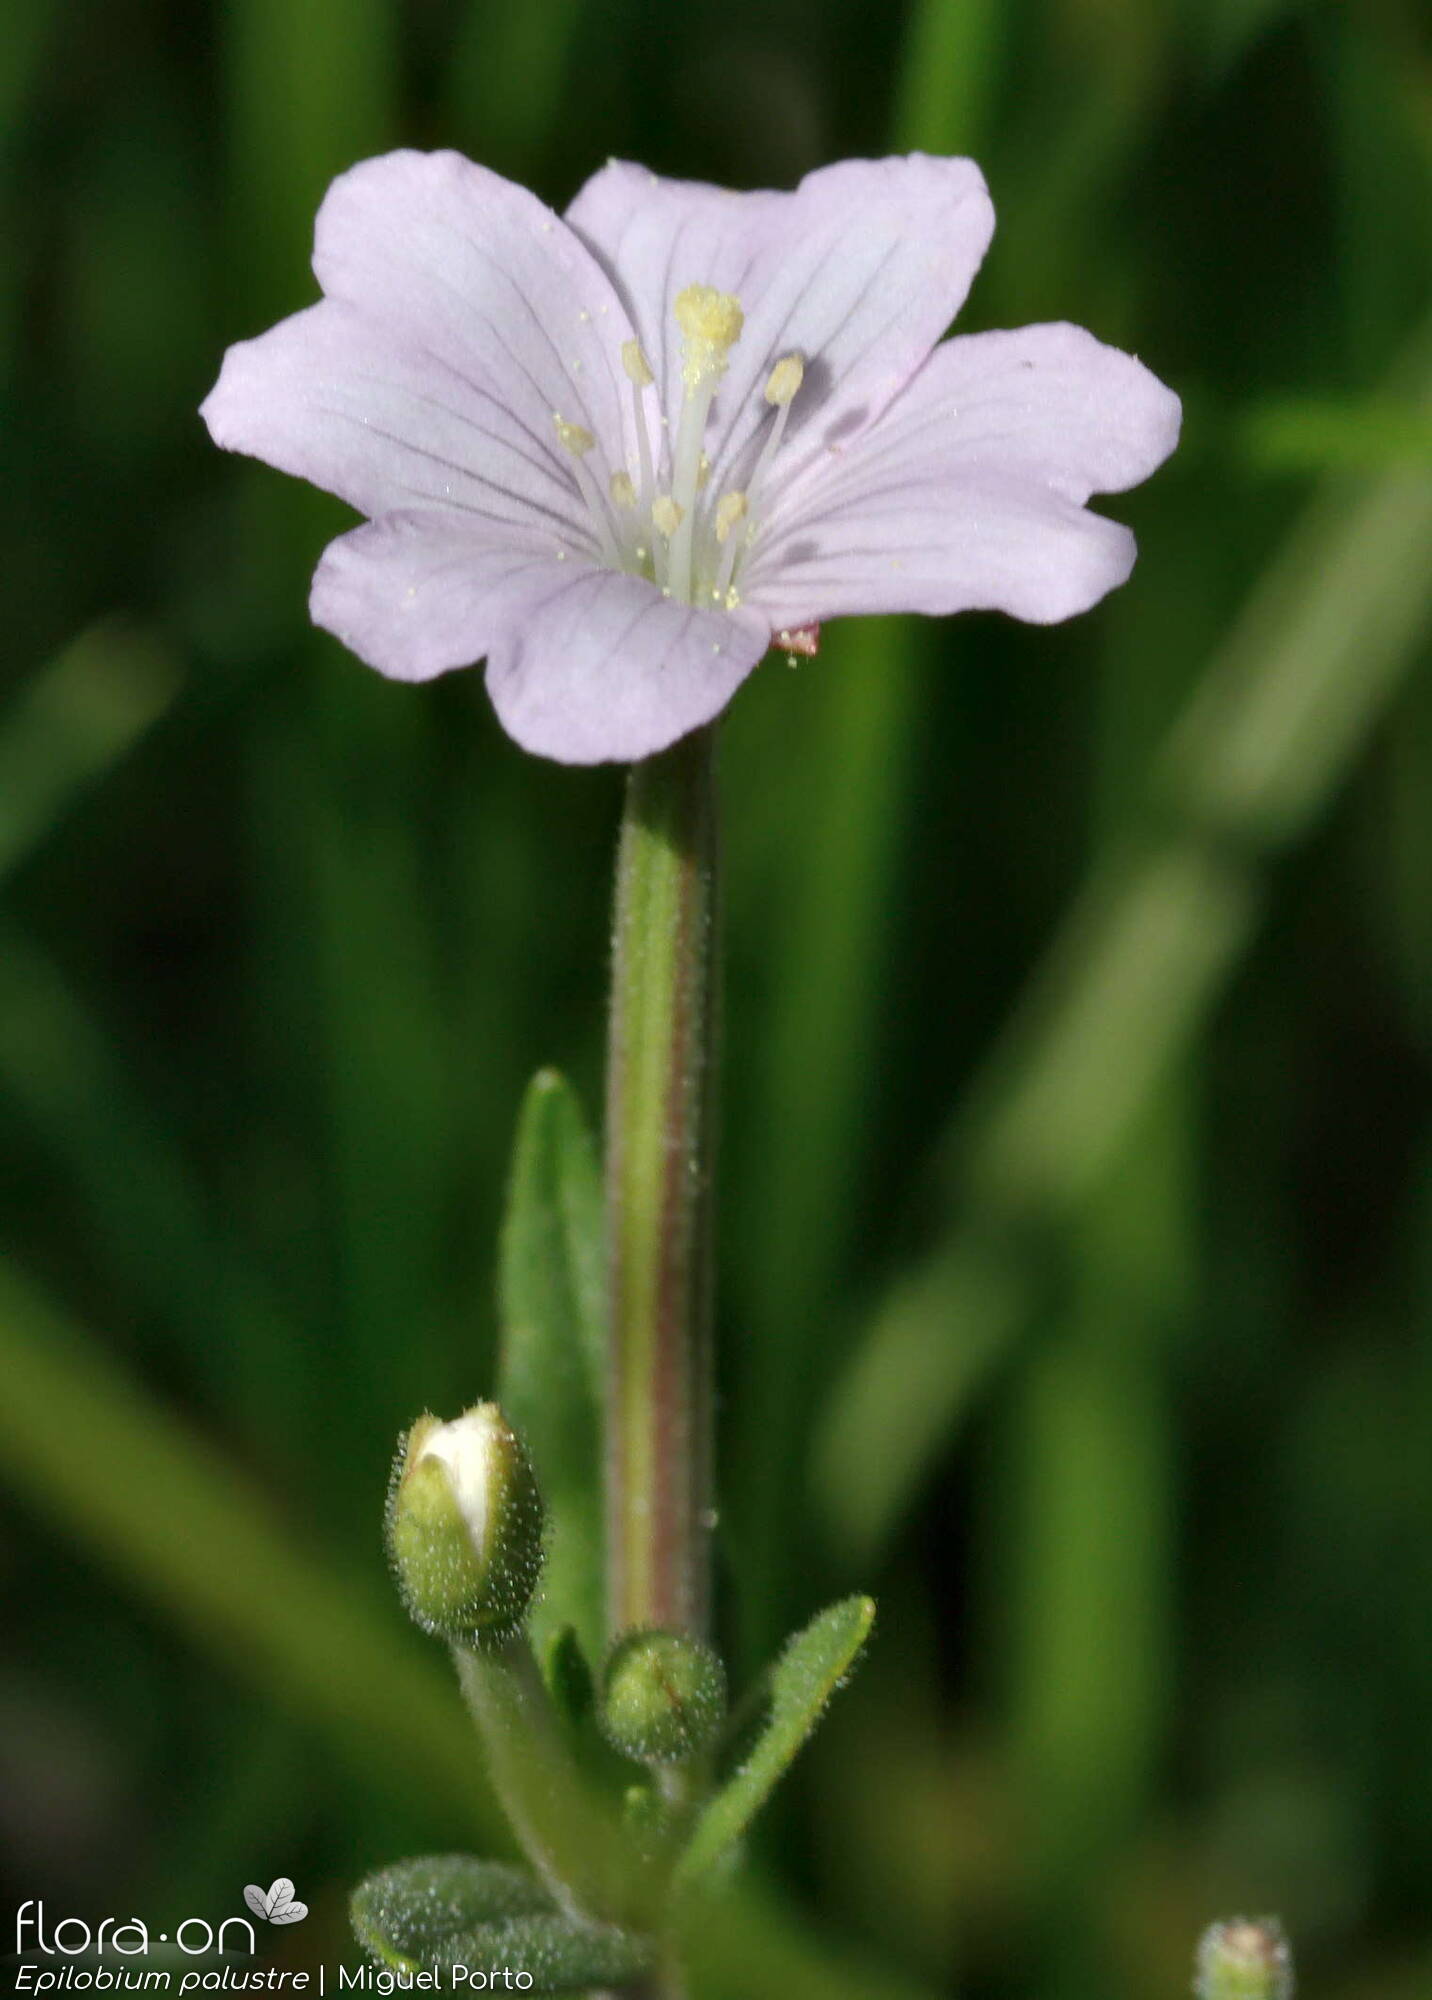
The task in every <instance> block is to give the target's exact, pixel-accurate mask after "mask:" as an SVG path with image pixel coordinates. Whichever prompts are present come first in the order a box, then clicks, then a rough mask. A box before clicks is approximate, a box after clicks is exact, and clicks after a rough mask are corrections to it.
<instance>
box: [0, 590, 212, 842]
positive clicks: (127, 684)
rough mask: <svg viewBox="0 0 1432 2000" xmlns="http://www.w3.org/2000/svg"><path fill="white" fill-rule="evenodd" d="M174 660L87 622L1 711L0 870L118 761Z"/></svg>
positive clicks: (117, 629)
mask: <svg viewBox="0 0 1432 2000" xmlns="http://www.w3.org/2000/svg"><path fill="white" fill-rule="evenodd" d="M179 683H180V673H179V666H178V662H177V661H176V660H175V659H174V658H173V657H172V655H171V654H170V653H168V652H167V651H166V650H165V648H164V647H163V646H162V645H161V644H160V643H159V642H158V641H156V640H154V639H152V638H151V637H149V636H148V635H147V634H145V633H141V632H137V631H133V630H128V629H126V628H125V627H124V626H122V625H119V624H117V623H111V624H102V625H95V626H91V627H90V629H89V630H88V631H86V632H82V633H81V634H80V635H79V637H78V638H77V639H75V640H74V641H73V643H72V644H70V645H69V646H67V647H66V648H65V650H64V651H63V652H62V653H61V654H60V655H59V656H58V658H56V659H55V660H52V661H51V662H50V664H49V665H48V666H46V667H43V668H42V669H41V670H40V672H39V673H37V674H35V675H34V676H33V677H32V678H31V679H30V680H29V681H28V682H27V683H26V685H25V686H24V687H23V688H22V689H21V691H20V693H19V694H18V695H17V696H16V697H15V698H14V699H13V700H12V701H11V702H10V703H9V704H8V705H7V707H6V709H5V711H4V713H3V715H0V877H3V876H4V875H5V874H7V873H8V872H9V871H10V870H11V869H12V868H14V867H15V866H16V864H17V863H18V862H20V861H22V860H23V859H24V858H25V856H26V855H27V854H28V853H29V852H30V851H31V849H33V848H34V847H36V846H37V845H38V844H39V843H40V842H41V841H42V840H43V839H44V837H45V835H46V834H47V833H49V831H50V829H51V828H52V827H53V826H54V825H55V824H56V822H57V821H58V820H59V819H60V817H61V815H62V814H63V813H64V811H65V809H66V808H67V807H68V806H69V804H70V803H71V801H72V800H73V799H74V798H75V797H76V795H77V794H78V793H80V792H82V791H83V790H84V788H85V787H86V786H87V785H89V784H92V783H93V782H94V780H95V779H96V778H98V777H100V776H101V775H102V774H103V773H104V772H105V771H107V770H108V769H109V768H110V767H111V766H112V765H114V764H117V763H118V762H119V760H120V759H121V758H122V757H123V756H124V755H125V753H126V752H127V751H128V750H129V749H131V748H132V746H133V745H134V744H135V743H136V742H137V741H138V739H139V738H140V737H141V736H142V735H143V734H144V732H145V731H146V730H147V729H148V728H150V726H151V725H152V724H153V723H154V722H156V721H157V720H158V718H159V717H160V716H161V715H162V714H163V713H164V710H165V709H166V708H167V707H168V706H169V704H170V702H171V701H172V700H173V698H174V696H175V694H176V692H177V691H178V688H179Z"/></svg>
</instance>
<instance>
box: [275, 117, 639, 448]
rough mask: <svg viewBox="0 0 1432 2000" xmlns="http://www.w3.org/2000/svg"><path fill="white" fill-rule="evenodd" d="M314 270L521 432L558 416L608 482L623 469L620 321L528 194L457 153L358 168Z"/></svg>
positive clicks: (395, 156) (589, 269) (589, 270)
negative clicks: (462, 377)
mask: <svg viewBox="0 0 1432 2000" xmlns="http://www.w3.org/2000/svg"><path fill="white" fill-rule="evenodd" d="M313 268H314V271H315V272H316V273H317V276H318V281H319V283H320V284H321V285H322V287H323V289H324V291H325V292H326V293H327V294H328V296H329V297H330V298H334V299H344V300H347V301H348V302H349V303H350V304H351V305H354V306H356V307H358V308H359V309H360V310H361V311H362V312H363V313H364V315H365V316H367V317H369V318H371V319H373V320H375V321H376V322H378V323H379V324H381V325H383V326H385V327H387V328H389V329H390V330H391V331H392V332H394V333H396V334H397V335H399V336H400V337H401V339H402V340H403V341H404V342H405V343H410V344H412V345H415V346H417V347H418V348H420V349H421V350H422V351H423V352H425V353H428V354H430V355H433V356H435V357H437V358H438V359H439V360H441V361H444V362H447V363H449V364H450V365H451V366H452V367H454V368H457V369H459V370H461V371H462V372H463V373H464V374H467V375H469V376H472V377H474V378H475V379H479V380H481V381H483V382H484V383H485V384H486V386H487V387H488V388H490V389H491V390H492V391H493V392H494V394H496V395H497V396H498V397H499V398H500V399H501V400H502V401H503V402H504V403H505V404H506V405H507V407H508V408H509V409H510V410H511V411H512V412H513V413H514V414H515V415H516V416H518V417H520V418H521V419H522V421H523V422H524V423H525V424H526V425H527V426H528V428H529V429H531V430H533V431H541V430H543V429H544V428H548V427H550V425H551V422H552V417H553V414H554V413H556V414H558V415H560V416H562V417H564V418H566V419H567V420H568V421H569V422H571V423H575V424H580V425H581V426H582V427H583V428H584V429H586V430H589V431H590V432H591V433H592V435H593V436H594V437H595V439H596V440H597V446H598V452H599V455H600V457H601V458H602V459H603V460H605V465H604V471H603V479H604V480H605V476H606V473H607V472H610V471H612V470H616V469H618V468H619V467H621V466H622V465H623V464H625V462H626V459H627V457H628V456H629V453H628V451H627V447H626V431H625V425H626V416H625V410H626V397H625V395H624V394H623V391H624V390H625V388H626V383H625V380H624V378H623V377H622V375H621V345H622V342H623V341H624V340H626V339H629V338H630V336H631V326H630V324H629V322H628V320H627V316H626V312H625V310H624V308H623V306H622V303H621V301H620V299H619V298H618V296H617V293H616V291H615V289H614V288H613V286H612V284H611V281H610V279H609V278H608V277H607V274H606V273H605V271H603V270H602V268H601V266H600V265H599V264H598V262H597V261H596V259H595V258H594V257H593V256H592V254H591V252H590V251H589V250H588V249H587V247H586V245H585V244H583V243H582V242H581V241H580V240H579V239H578V238H577V237H576V236H575V235H574V234H573V233H572V231H571V230H570V229H569V228H568V227H567V225H566V223H565V222H563V221H562V219H561V217H560V216H557V215H554V214H553V213H552V211H551V210H550V209H549V208H547V207H546V206H545V205H544V204H543V203H542V202H540V201H538V200H537V198H536V196H535V195H532V194H529V193H528V192H527V190H526V189H525V188H520V187H517V186H515V185H514V184H513V183H512V182H511V181H506V180H503V179H502V177H501V175H500V174H494V173H490V172H489V171H488V170H487V169H486V168H485V167H479V166H475V165H474V164H473V162H472V161H471V160H465V159H463V158H462V156H461V155H460V154H458V153H415V152H397V153H388V154H385V155H384V156H383V157H381V158H379V159H376V160H365V161H363V162H362V163H361V164H360V165H358V166H356V167H353V168H350V170H349V171H348V172H347V173H346V174H340V175H339V177H338V179H337V180H336V181H334V183H333V185H332V187H330V189H329V190H328V193H327V195H326V196H325V197H324V201H323V206H322V207H321V208H320V210H319V212H318V221H317V224H316V227H315V232H314V251H313ZM631 443H632V444H633V445H634V443H635V439H634V437H633V438H632V439H631Z"/></svg>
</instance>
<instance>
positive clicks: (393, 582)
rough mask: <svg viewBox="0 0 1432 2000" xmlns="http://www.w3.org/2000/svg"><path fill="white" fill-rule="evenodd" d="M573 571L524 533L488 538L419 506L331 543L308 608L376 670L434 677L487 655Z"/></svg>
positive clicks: (408, 676) (393, 675)
mask: <svg viewBox="0 0 1432 2000" xmlns="http://www.w3.org/2000/svg"><path fill="white" fill-rule="evenodd" d="M574 567H575V564H574ZM563 577H564V569H563V566H562V565H560V564H559V563H558V562H557V561H556V559H555V558H554V557H553V556H552V555H551V554H549V553H547V552H546V551H545V550H544V551H540V552H534V551H533V549H532V548H531V546H530V544H529V543H528V542H527V541H526V539H525V538H524V537H520V536H509V537H508V538H507V539H506V541H503V540H501V539H499V538H498V537H496V536H494V535H483V536H481V537H479V536H475V535H473V534H472V533H471V532H470V530H468V529H466V528H464V527H463V526H462V525H461V524H460V523H457V522H455V521H454V520H453V519H452V518H451V517H447V516H444V515H442V514H438V513H435V512H424V511H416V510H415V511H413V512H410V513H402V514H386V515H384V516H383V517H382V518H381V519H379V520H377V521H367V522H365V523H364V524H363V526H362V527H361V528H354V529H352V530H351V531H350V532H349V533H348V534H346V535H340V536H339V538H338V540H337V541H336V542H330V543H329V545H328V547H327V548H326V549H325V550H324V552H323V556H322V558H321V560H320V562H319V565H318V568H317V570H316V571H315V573H314V578H313V589H312V592H311V593H310V596H309V601H308V608H309V612H310V615H311V616H312V618H313V622H314V624H315V625H321V626H322V627H323V628H324V630H325V631H327V632H332V633H333V634H334V636H335V637H336V638H338V639H341V640H342V641H343V643H344V645H345V646H347V647H348V648H349V650H350V651H352V652H354V653H356V654H357V655H358V657H359V659H360V660H366V661H367V663H368V665H369V666H370V667H376V668H377V669H378V671H379V672H380V673H384V674H387V675H389V676H390V677H391V678H392V679H394V680H400V681H425V680H431V679H432V678H433V676H434V675H435V674H441V673H446V672H447V671H448V669H449V668H452V667H468V666H471V665H472V664H473V662H474V661H476V660H480V659H482V658H483V656H484V655H485V654H486V653H487V652H488V651H489V650H490V649H491V647H492V646H493V645H494V643H495V642H496V640H497V639H498V638H499V636H500V635H501V634H502V633H504V632H505V631H506V630H507V629H508V627H509V625H510V624H511V623H512V622H513V621H514V620H518V619H520V618H521V617H522V616H523V614H524V612H525V611H526V609H527V607H528V606H529V605H530V604H531V603H532V602H533V601H534V600H535V601H539V602H540V601H541V600H543V599H545V598H546V597H547V596H548V595H549V594H550V592H551V590H552V589H553V585H554V580H555V582H556V583H557V584H558V585H560V583H561V581H562V579H563Z"/></svg>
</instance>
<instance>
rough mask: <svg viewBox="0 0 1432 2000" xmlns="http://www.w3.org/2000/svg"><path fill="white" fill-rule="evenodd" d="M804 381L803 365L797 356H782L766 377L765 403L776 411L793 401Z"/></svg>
mask: <svg viewBox="0 0 1432 2000" xmlns="http://www.w3.org/2000/svg"><path fill="white" fill-rule="evenodd" d="M804 380H805V363H804V361H802V360H801V358H800V356H799V355H798V354H783V355H782V356H781V358H780V360H779V361H778V362H777V363H776V365H775V367H774V368H773V369H772V370H771V372H770V374H769V375H768V376H767V377H766V401H767V402H768V403H770V404H772V405H774V406H775V407H776V408H777V409H779V408H780V407H781V405H782V404H784V403H789V402H792V401H794V399H795V396H796V393H797V391H798V390H799V388H800V386H801V383H802V382H803V381H804Z"/></svg>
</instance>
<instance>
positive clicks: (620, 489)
mask: <svg viewBox="0 0 1432 2000" xmlns="http://www.w3.org/2000/svg"><path fill="white" fill-rule="evenodd" d="M607 491H608V492H609V493H610V494H611V496H612V498H613V500H615V502H616V504H617V505H618V507H635V505H636V488H635V486H633V485H632V482H631V474H630V473H629V472H614V473H613V474H612V476H611V478H610V479H609V480H608V481H607Z"/></svg>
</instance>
